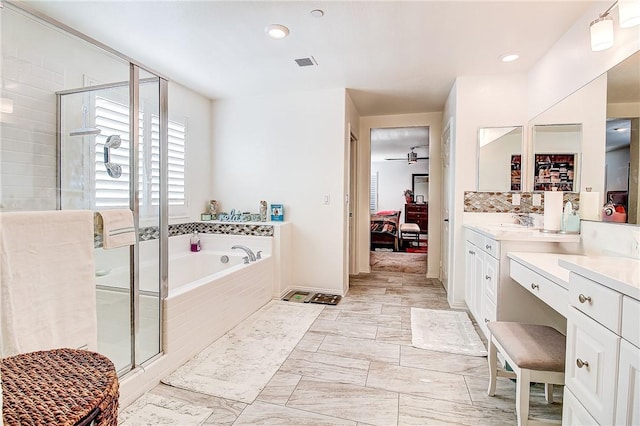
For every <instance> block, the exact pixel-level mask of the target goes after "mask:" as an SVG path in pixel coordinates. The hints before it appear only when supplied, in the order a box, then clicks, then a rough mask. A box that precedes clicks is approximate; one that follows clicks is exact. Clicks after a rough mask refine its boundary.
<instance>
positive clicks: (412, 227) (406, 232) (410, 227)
mask: <svg viewBox="0 0 640 426" xmlns="http://www.w3.org/2000/svg"><path fill="white" fill-rule="evenodd" d="M407 237H409V238H411V239H412V240H414V241H415V242H416V243H417V242H419V241H420V226H418V224H417V223H402V224H400V246H403V242H404V240H405V239H406V238H407Z"/></svg>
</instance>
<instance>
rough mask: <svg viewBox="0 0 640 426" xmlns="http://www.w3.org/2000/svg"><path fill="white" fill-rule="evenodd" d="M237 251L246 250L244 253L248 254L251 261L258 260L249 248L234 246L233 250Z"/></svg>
mask: <svg viewBox="0 0 640 426" xmlns="http://www.w3.org/2000/svg"><path fill="white" fill-rule="evenodd" d="M235 249H240V250H244V252H245V253H247V256H249V260H250V261H251V262H253V261H255V260H256V255H255V254H254V253H253V251H251V249H250V248H249V247H245V246H233V247H231V250H235Z"/></svg>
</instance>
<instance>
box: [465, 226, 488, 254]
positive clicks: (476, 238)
mask: <svg viewBox="0 0 640 426" xmlns="http://www.w3.org/2000/svg"><path fill="white" fill-rule="evenodd" d="M466 238H467V241H469V242H470V243H471V244H473V245H474V246H476V247H478V248H481V247H484V235H482V234H479V233H477V232H476V231H472V230H471V229H467V230H466ZM483 250H484V249H483Z"/></svg>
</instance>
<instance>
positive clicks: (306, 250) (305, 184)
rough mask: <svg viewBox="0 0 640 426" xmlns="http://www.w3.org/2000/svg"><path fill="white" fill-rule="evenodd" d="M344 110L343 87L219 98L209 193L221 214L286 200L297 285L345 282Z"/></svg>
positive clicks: (333, 286) (337, 287) (338, 287)
mask: <svg viewBox="0 0 640 426" xmlns="http://www.w3.org/2000/svg"><path fill="white" fill-rule="evenodd" d="M345 114H346V112H345V90H344V89H332V90H323V91H309V92H296V93H287V94H282V95H273V96H256V97H243V98H234V99H226V100H217V101H214V102H213V107H212V123H213V142H212V143H213V156H212V159H211V164H210V168H211V171H212V181H213V182H212V188H213V190H212V193H211V196H210V198H213V199H216V200H218V201H219V203H220V207H221V209H222V211H230V210H231V209H236V210H242V211H251V212H257V211H258V204H259V202H260V200H266V201H267V202H268V203H283V204H284V212H285V213H284V215H285V221H290V222H291V223H292V233H291V247H292V250H291V251H292V253H293V259H292V263H291V264H292V277H291V278H292V285H293V286H295V287H296V288H300V289H318V290H323V291H327V292H331V291H333V292H337V293H342V290H343V288H344V287H343V286H344V285H345V284H344V283H343V280H344V277H345V272H344V271H343V268H344V253H343V249H344V238H345V232H346V231H345V227H344V223H345V219H344V217H345V208H344V201H343V200H344V199H345V183H344V179H345ZM325 195H326V196H328V197H329V204H327V205H324V204H323V199H324V196H325ZM192 201H193V200H192ZM202 201H203V202H204V200H202Z"/></svg>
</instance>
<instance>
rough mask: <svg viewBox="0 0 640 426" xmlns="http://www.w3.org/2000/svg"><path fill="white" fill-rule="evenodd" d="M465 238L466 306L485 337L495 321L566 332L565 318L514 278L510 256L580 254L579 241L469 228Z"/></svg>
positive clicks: (531, 232)
mask: <svg viewBox="0 0 640 426" xmlns="http://www.w3.org/2000/svg"><path fill="white" fill-rule="evenodd" d="M465 238H466V243H465V303H466V304H467V307H468V308H469V311H470V312H471V314H472V315H473V317H474V318H475V320H476V322H477V323H478V324H479V326H480V329H481V331H482V332H483V333H484V334H485V336H487V335H488V329H487V323H488V322H490V321H495V320H501V321H520V322H530V323H535V324H545V325H550V326H552V327H555V328H557V329H558V330H562V331H564V329H565V327H566V321H565V319H564V317H563V316H562V315H560V314H559V313H558V312H556V311H554V310H553V309H552V308H551V307H549V306H548V305H546V304H545V303H543V302H542V301H541V300H539V299H538V298H535V297H531V296H530V295H529V294H528V292H527V290H526V289H524V288H523V287H522V286H520V285H519V284H518V283H516V282H515V281H514V280H513V279H512V278H511V276H510V274H509V259H508V257H507V252H510V251H529V252H541V253H544V252H566V251H567V250H569V251H570V250H577V247H578V246H577V244H578V241H579V237H577V236H566V235H565V236H562V235H545V234H542V233H540V232H538V231H533V230H530V231H527V232H526V233H517V232H514V231H512V230H508V231H506V232H491V231H488V230H486V229H483V228H482V227H480V226H472V225H469V226H467V227H466V230H465Z"/></svg>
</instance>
